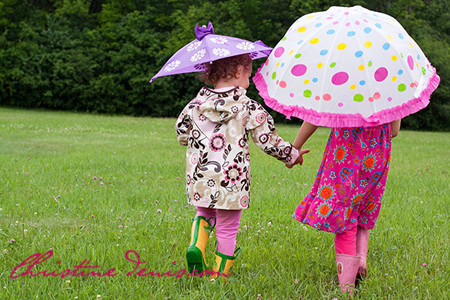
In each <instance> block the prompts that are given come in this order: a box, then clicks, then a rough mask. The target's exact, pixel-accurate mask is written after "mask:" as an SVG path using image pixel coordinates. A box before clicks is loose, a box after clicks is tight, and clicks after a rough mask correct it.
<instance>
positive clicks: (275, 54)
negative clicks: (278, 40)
mask: <svg viewBox="0 0 450 300" xmlns="http://www.w3.org/2000/svg"><path fill="white" fill-rule="evenodd" d="M283 53H284V48H283V47H278V48H277V49H275V52H274V54H273V55H274V56H275V57H276V58H278V57H280V56H281V55H283Z"/></svg>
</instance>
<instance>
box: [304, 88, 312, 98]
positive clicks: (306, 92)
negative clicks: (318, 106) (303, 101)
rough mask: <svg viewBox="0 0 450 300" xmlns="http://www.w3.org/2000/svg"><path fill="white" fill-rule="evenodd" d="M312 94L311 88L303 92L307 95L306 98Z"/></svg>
mask: <svg viewBox="0 0 450 300" xmlns="http://www.w3.org/2000/svg"><path fill="white" fill-rule="evenodd" d="M311 95H312V92H311V91H310V90H305V91H304V92H303V96H305V97H306V98H309V97H311Z"/></svg>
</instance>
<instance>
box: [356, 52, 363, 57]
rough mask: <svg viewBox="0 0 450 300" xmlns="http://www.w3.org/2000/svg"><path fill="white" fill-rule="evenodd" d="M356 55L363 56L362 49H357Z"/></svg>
mask: <svg viewBox="0 0 450 300" xmlns="http://www.w3.org/2000/svg"><path fill="white" fill-rule="evenodd" d="M355 56H356V57H361V56H363V52H362V51H356V52H355Z"/></svg>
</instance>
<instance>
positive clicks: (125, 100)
mask: <svg viewBox="0 0 450 300" xmlns="http://www.w3.org/2000/svg"><path fill="white" fill-rule="evenodd" d="M353 5H361V6H363V7H365V8H368V9H371V10H375V11H379V12H383V13H387V14H389V15H391V16H393V17H394V18H396V19H397V20H398V21H399V22H400V23H401V24H402V25H403V27H404V28H405V29H406V31H407V32H408V33H409V34H410V35H411V36H412V37H413V38H414V39H415V40H416V42H417V43H418V44H419V45H420V47H421V48H422V50H423V51H424V53H425V54H426V56H427V57H428V59H429V60H430V62H431V63H432V64H433V66H434V67H435V68H436V69H437V73H438V75H439V76H440V77H441V84H440V86H439V88H438V89H437V90H436V91H435V92H434V94H433V95H432V97H431V103H430V105H429V106H428V107H427V108H426V109H424V110H422V111H421V112H419V113H417V114H415V115H413V116H410V117H407V118H405V120H404V122H403V124H404V126H405V127H407V128H409V129H419V130H450V96H449V95H450V65H449V61H450V46H449V44H450V4H449V0H392V1H389V0H367V1H366V0H291V1H287V0H224V1H216V0H210V1H203V0H196V1H192V0H181V1H177V0H166V1H160V0H127V1H119V0H28V1H27V0H0V105H3V106H13V107H25V108H48V109H56V110H70V111H80V112H94V113H107V114H127V115H135V116H153V117H175V116H177V115H178V113H179V112H180V111H181V109H182V108H183V107H184V106H185V104H186V103H187V102H188V101H190V100H191V99H192V98H193V97H194V96H195V94H196V93H197V91H198V89H199V88H200V87H201V85H202V84H201V83H200V82H199V81H198V79H197V75H196V74H182V75H177V76H171V77H167V78H164V77H163V78H159V79H157V80H156V81H154V82H153V83H152V84H150V83H148V81H149V79H150V78H151V77H153V76H154V75H155V74H156V73H157V72H158V70H159V69H160V68H161V67H162V66H163V65H164V63H165V62H166V61H167V60H168V59H169V58H170V56H172V55H173V54H174V53H175V52H176V51H177V50H178V49H179V48H181V47H183V46H184V45H185V44H187V43H188V42H190V41H192V40H193V39H194V38H195V36H194V26H195V24H197V23H199V24H200V25H202V24H207V23H208V21H211V22H212V24H213V25H214V28H215V32H216V33H217V34H221V35H229V36H236V37H240V38H243V39H247V40H251V41H255V40H262V41H263V42H264V43H265V44H267V45H269V46H271V47H274V46H275V45H276V44H277V42H278V41H279V40H280V39H281V37H283V36H284V34H285V32H286V31H287V29H288V28H289V27H290V25H291V24H292V23H293V22H294V21H295V20H296V19H298V18H299V17H301V16H302V15H304V14H308V13H311V12H314V11H322V10H326V9H328V8H329V7H330V6H353ZM261 63H263V60H259V61H256V62H254V70H256V68H257V67H259V65H260V64H261ZM248 94H249V96H250V97H252V98H253V99H256V100H258V101H260V102H261V101H262V100H261V99H260V97H259V96H258V93H257V91H256V89H255V88H254V86H251V87H250V89H249V92H248ZM271 113H272V114H273V115H274V116H275V118H276V121H277V122H281V121H283V120H284V119H285V118H284V117H283V116H281V115H279V114H277V113H275V112H273V111H271ZM294 122H299V121H294Z"/></svg>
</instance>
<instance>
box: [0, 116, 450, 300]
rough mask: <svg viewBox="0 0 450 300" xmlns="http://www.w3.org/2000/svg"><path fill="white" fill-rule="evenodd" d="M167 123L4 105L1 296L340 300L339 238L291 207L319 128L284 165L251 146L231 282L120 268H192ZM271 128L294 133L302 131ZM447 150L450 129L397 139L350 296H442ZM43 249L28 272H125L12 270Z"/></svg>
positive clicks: (449, 218) (316, 151)
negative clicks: (84, 267) (291, 164)
mask: <svg viewBox="0 0 450 300" xmlns="http://www.w3.org/2000/svg"><path fill="white" fill-rule="evenodd" d="M174 122H175V120H174V119H152V118H132V117H111V116H97V115H88V114H75V113H61V112H48V111H34V110H32V111H27V110H16V109H8V108H0V299H36V298H38V299H258V297H259V299H333V298H337V299H344V297H343V296H342V295H341V293H340V290H339V288H338V284H337V275H336V270H335V260H334V248H333V237H334V236H333V235H332V234H329V233H323V232H318V231H316V230H314V229H312V228H310V227H305V226H303V225H301V224H300V223H299V222H297V221H295V220H294V219H293V218H292V217H291V215H292V213H293V211H294V209H295V208H296V206H297V205H298V203H299V201H300V200H301V199H302V197H304V196H305V195H306V194H307V193H308V192H309V189H310V187H311V185H312V182H313V180H314V178H315V175H316V172H317V169H318V166H319V164H320V161H321V158H322V152H323V149H324V147H325V143H326V140H327V137H328V133H329V129H326V128H320V129H319V130H318V131H317V133H316V134H315V135H314V136H313V137H312V138H311V139H310V141H309V142H308V144H307V145H306V146H307V147H308V148H310V149H311V150H312V151H311V153H310V154H308V155H307V156H305V164H304V165H303V167H295V168H293V169H287V168H285V167H284V164H283V163H281V162H278V161H277V160H275V159H274V158H272V157H269V156H267V155H265V154H264V153H262V152H261V151H260V150H259V149H258V148H257V147H256V146H255V145H252V146H251V156H252V175H253V177H252V179H253V180H252V187H251V191H252V196H251V198H252V205H251V207H250V209H248V210H246V211H244V212H243V214H242V220H241V227H240V232H239V233H238V236H237V239H238V246H240V247H242V249H243V251H242V253H241V255H240V256H239V257H238V259H237V260H236V263H235V265H234V272H235V273H234V274H233V276H232V277H231V278H230V279H229V280H228V283H227V284H226V285H225V286H223V285H221V284H218V283H211V282H209V279H208V278H192V277H186V276H184V277H182V278H176V277H167V276H165V277H161V278H159V277H156V276H153V277H152V276H146V277H138V276H135V275H130V276H127V273H128V272H130V271H132V270H133V269H134V268H135V267H136V263H133V262H131V261H128V260H127V259H126V258H125V253H126V252H127V251H128V250H134V251H136V253H138V254H139V256H140V260H141V261H146V263H145V264H141V265H140V266H139V268H138V270H140V269H141V268H146V269H147V271H155V272H156V271H158V272H161V273H165V272H167V271H172V273H175V272H177V271H180V270H182V269H184V268H185V267H186V265H185V261H184V256H185V251H186V247H187V245H188V243H189V239H190V236H189V234H190V226H191V221H190V220H191V218H192V217H193V216H194V211H195V210H194V208H193V207H192V206H189V207H187V206H186V205H187V203H186V202H187V201H186V197H185V193H184V186H185V182H184V164H185V148H183V147H181V146H180V145H179V144H178V143H177V141H176V138H175V133H174V129H173V126H174ZM277 129H278V132H279V134H280V135H281V136H282V137H283V138H284V139H286V140H290V141H293V140H294V138H295V136H296V133H297V131H298V128H297V126H288V125H279V126H277ZM449 149H450V134H449V133H433V132H411V131H401V132H400V135H399V136H398V137H397V138H395V139H394V142H393V152H392V164H391V169H390V173H389V178H388V183H387V187H386V192H385V197H384V202H383V207H382V209H381V214H380V217H379V219H378V223H377V226H376V227H375V229H374V230H373V231H372V232H371V239H370V243H369V254H368V271H369V277H368V278H367V280H366V281H364V283H363V284H362V286H361V288H360V289H359V290H358V293H357V296H356V297H355V298H356V299H450V288H449V282H450V257H449V255H450V245H449V241H450V238H449V232H450V226H449V223H450V176H449V172H450V161H449V158H450V150H449ZM269 222H270V223H269ZM213 240H214V239H211V241H213ZM213 246H214V245H213V244H210V245H209V246H208V248H207V253H208V263H209V264H210V265H211V266H212V263H213V257H214V255H213ZM49 250H53V256H52V257H51V258H49V259H48V260H47V261H45V262H43V263H41V264H39V265H37V266H36V267H34V268H33V272H34V273H36V272H39V271H43V270H47V271H48V272H50V271H57V272H61V271H64V270H66V269H73V268H74V265H79V264H81V263H82V262H83V260H88V261H90V265H91V266H100V268H98V269H96V271H100V272H101V273H106V272H107V271H108V270H110V269H112V268H115V269H116V272H119V274H118V275H117V276H114V277H108V276H105V277H101V278H100V277H96V276H95V277H94V276H88V277H84V278H82V277H72V276H68V277H66V278H60V277H43V276H42V275H40V276H36V277H31V276H30V275H28V276H24V277H20V278H16V279H11V278H10V274H11V273H12V272H13V270H14V268H15V267H16V266H18V265H19V264H20V263H21V262H22V261H23V260H25V259H26V258H28V257H29V256H31V255H32V254H35V253H46V252H47V251H49ZM130 257H131V258H133V259H135V257H134V256H130ZM59 261H60V263H59V264H58V262H59ZM19 270H21V271H22V272H24V271H25V270H26V268H21V269H19ZM89 271H92V270H89ZM22 272H17V273H15V274H16V275H17V274H20V273H22ZM258 295H260V296H258ZM77 297H78V298H77Z"/></svg>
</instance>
